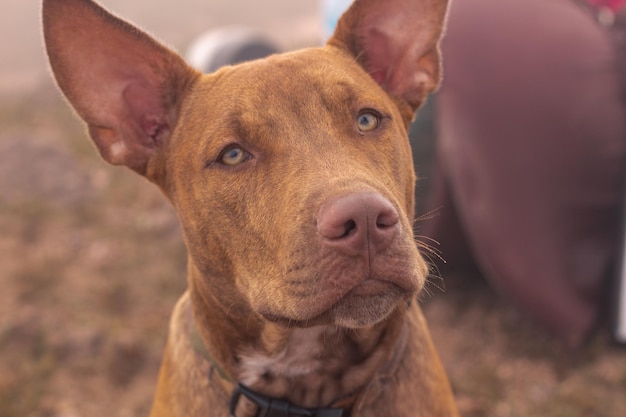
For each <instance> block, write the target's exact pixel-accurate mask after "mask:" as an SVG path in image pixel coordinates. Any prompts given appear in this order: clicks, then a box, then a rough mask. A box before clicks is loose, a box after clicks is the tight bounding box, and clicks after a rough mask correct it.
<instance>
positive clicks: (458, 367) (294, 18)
mask: <svg viewBox="0 0 626 417" xmlns="http://www.w3.org/2000/svg"><path fill="white" fill-rule="evenodd" d="M467 1H468V2H469V0H467ZM473 1H474V2H475V3H476V4H478V5H479V6H480V5H482V6H483V7H487V6H489V5H488V4H487V3H488V2H485V1H482V3H481V1H479V0H473ZM512 1H513V0H507V1H506V2H505V3H511V2H512ZM559 1H561V2H562V3H565V2H567V3H572V2H569V1H567V0H558V1H557V0H553V1H551V2H547V3H550V4H554V3H558V2H559ZM101 3H102V4H103V5H104V6H105V7H107V8H108V9H110V10H111V11H113V12H114V13H116V14H118V15H120V16H123V17H124V18H125V19H127V20H129V21H131V22H133V23H135V24H136V25H138V26H139V27H140V28H142V29H145V30H147V31H148V32H150V33H151V34H153V35H154V36H156V37H157V38H158V39H160V40H162V41H164V42H165V43H167V44H169V45H170V46H172V47H173V48H175V49H176V50H178V51H179V52H181V53H184V52H185V51H187V49H188V48H189V46H190V45H191V44H192V43H193V41H194V40H196V39H197V38H198V37H199V36H201V35H202V34H203V33H204V32H206V31H207V30H210V29H213V28H220V27H224V26H230V25H239V26H244V27H248V28H251V29H253V30H255V31H257V32H258V33H261V34H263V36H264V37H266V39H267V40H268V41H269V42H271V43H272V44H273V45H275V46H276V48H278V49H280V50H284V51H287V50H292V49H296V48H300V47H305V46H315V45H319V44H320V43H321V42H322V39H323V36H324V35H323V30H324V29H323V28H324V21H325V20H326V18H325V17H324V16H322V12H321V10H322V9H321V2H319V1H314V0H300V1H293V0H272V1H250V0H228V1H222V0H206V1H197V0H193V1H192V0H178V1H176V2H171V1H162V0H152V1H133V2H129V1H122V0H103V1H102V2H101ZM459 3H460V1H459ZM517 3H520V2H519V1H518V2H517ZM521 3H523V2H521ZM530 3H532V2H530ZM3 4H4V6H5V13H2V14H0V285H1V288H2V291H0V417H18V416H19V417H24V416H46V417H47V416H49V417H82V416H89V417H99V416H110V415H116V416H141V415H147V413H148V411H149V408H150V403H151V398H152V393H153V390H154V386H155V383H156V378H157V372H158V367H159V362H160V358H161V354H162V350H163V346H164V343H165V337H166V331H167V323H168V320H169V315H170V312H171V310H172V308H173V306H174V303H175V302H176V300H177V298H178V297H179V296H180V295H181V294H182V292H183V291H184V290H185V287H186V282H185V263H186V254H185V249H184V247H183V244H182V240H181V237H180V234H179V230H178V223H177V220H176V217H175V214H174V212H173V210H172V209H171V207H170V206H169V205H168V203H167V202H166V201H165V199H164V198H162V196H161V195H160V193H159V191H158V190H157V189H156V187H153V186H152V185H151V184H149V183H147V182H146V181H145V180H143V179H142V178H140V177H138V176H137V175H135V174H134V173H132V172H130V171H129V170H126V169H122V168H113V167H110V166H108V165H106V163H104V162H103V161H101V159H100V157H99V156H98V155H97V152H96V151H95V149H94V148H93V146H92V145H91V142H90V141H89V139H88V137H87V135H86V134H85V132H84V127H83V125H82V124H81V122H80V121H79V120H78V119H77V118H76V117H75V116H74V115H73V113H72V111H71V110H70V109H69V108H68V106H67V105H66V103H65V102H64V100H63V99H62V97H61V96H60V94H59V93H58V91H57V90H56V87H55V86H54V84H53V82H52V78H51V76H50V75H49V72H48V67H47V62H46V59H45V54H44V50H43V46H42V41H41V25H40V16H39V14H40V11H39V4H38V2H35V1H23V0H3ZM570 5H571V4H570ZM576 7H578V6H576ZM494 13H495V12H494ZM483 16H486V15H483ZM487 16H490V15H487ZM462 20H463V18H462V14H459V15H458V16H457V17H455V16H453V19H452V20H451V24H454V25H457V24H458V27H468V26H463V25H462V23H460V22H461V21H462ZM487 20H488V21H497V17H496V15H495V14H494V15H493V16H490V18H489V19H487ZM455 22H459V23H455ZM594 24H595V22H594ZM469 26H470V27H471V25H469ZM479 26H480V25H479ZM483 26H485V25H483ZM487 26H488V25H487ZM455 27H456V26H455ZM532 27H533V28H536V26H532ZM466 30H470V29H466ZM520 30H521V29H520ZM602 30H604V29H602ZM450 34H451V35H452V36H455V39H459V37H462V34H463V31H462V30H460V29H459V30H458V31H455V30H454V29H453V28H452V27H451V29H450ZM484 36H486V38H487V39H493V38H494V36H495V37H496V38H497V35H494V34H489V33H487V34H486V35H484ZM483 39H484V38H483ZM457 44H458V43H457ZM472 48H473V49H472ZM460 49H461V50H466V49H467V50H476V49H478V47H477V46H476V44H473V46H472V45H471V44H461V47H460ZM450 51H451V52H450V54H452V49H450ZM454 59H455V58H453V57H451V58H450V60H451V61H453V60H454ZM502 59H503V60H505V59H504V57H503V58H502ZM459 60H460V59H459ZM461 61H462V60H461ZM460 72H462V71H461V70H460V69H459V71H457V74H458V73H460ZM450 79H451V80H454V79H458V78H455V74H454V73H450ZM481 82H483V81H481ZM469 84H472V80H470V82H469ZM445 88H448V87H444V91H443V93H442V94H443V95H442V97H441V98H442V99H443V100H444V103H445V100H446V98H445V94H449V95H448V98H447V100H448V101H447V103H450V94H452V93H447V92H446V91H454V90H450V88H448V90H445ZM457 91H458V90H457ZM464 91H467V90H464ZM471 97H473V98H475V97H477V96H476V95H471ZM438 100H439V98H437V99H436V100H432V101H431V102H429V104H428V105H427V106H426V107H425V108H424V109H422V112H421V113H420V114H421V115H420V118H419V119H418V121H417V123H416V124H415V125H414V126H413V128H412V132H411V140H412V143H413V145H414V153H415V158H416V166H417V169H418V174H419V175H420V178H421V179H420V181H418V189H417V190H418V215H420V216H422V221H424V222H425V221H427V219H430V218H433V217H434V218H440V219H441V218H443V219H445V218H446V217H445V215H446V213H445V210H443V211H444V213H443V214H442V215H441V216H439V217H437V216H438V214H437V211H441V210H440V209H441V207H442V204H446V203H445V202H444V203H442V202H441V201H437V199H436V198H434V197H432V196H431V190H432V189H433V188H434V187H436V186H437V184H436V181H435V180H436V178H435V177H436V176H437V175H442V176H443V174H437V172H438V171H437V169H438V168H437V167H436V165H437V161H439V160H440V159H444V157H443V156H442V154H441V150H436V149H437V145H436V143H437V142H436V139H437V136H438V134H439V135H441V132H440V131H439V130H440V129H438V124H437V120H441V119H442V116H441V113H442V111H441V109H440V108H439V107H440V106H438V105H437V103H438ZM568 101H571V100H570V99H568ZM503 105H504V104H503ZM452 107H453V108H454V106H452ZM446 114H449V113H446ZM452 119H456V114H455V117H452ZM456 120H458V119H456ZM446 175H448V178H449V175H450V174H449V173H448V174H446ZM462 201H463V200H461V201H460V202H459V201H458V200H457V201H455V202H453V203H449V206H447V207H457V209H458V210H461V211H462V210H464V207H465V206H464V205H463V202H462ZM455 204H456V206H455ZM444 209H445V207H444ZM432 210H435V212H432ZM433 213H434V214H433ZM614 227H615V229H616V230H617V229H619V225H618V224H617V223H616V224H615V226H614ZM422 229H423V230H420V229H419V228H418V233H426V232H428V230H429V227H428V226H424V227H423V228H422ZM460 229H463V227H462V225H461V227H460ZM432 230H434V231H432ZM450 230H453V232H450V233H451V234H452V236H453V239H452V240H455V239H454V237H459V239H460V236H461V235H460V234H457V232H456V230H457V229H450ZM431 232H432V233H438V232H437V228H435V227H431ZM431 232H428V233H431ZM450 233H449V234H450ZM465 233H467V230H465ZM441 240H442V245H444V247H443V248H441V250H443V251H444V252H443V257H444V258H446V257H447V255H446V248H445V238H442V239H441ZM431 245H432V246H437V245H436V244H434V243H431ZM453 249H455V248H451V249H450V252H452V253H454V251H453ZM437 250H439V249H437ZM457 253H458V252H457ZM472 253H474V252H472V250H471V249H470V250H469V255H468V254H467V253H465V254H464V255H466V256H469V257H471V256H472ZM479 258H480V257H479ZM448 259H450V262H452V263H453V265H450V262H448V265H440V268H441V269H440V274H439V275H443V276H444V280H441V279H440V278H438V277H437V275H438V274H437V273H436V272H435V273H434V276H433V279H432V280H431V283H430V284H429V285H428V286H427V291H425V292H424V293H423V294H422V295H421V296H420V299H421V301H422V303H423V306H424V310H425V313H426V315H427V318H428V320H429V324H430V327H431V331H432V333H433V337H434V339H435V343H436V345H437V347H438V350H439V352H440V354H441V356H442V359H443V362H444V365H445V366H446V369H447V370H448V372H449V374H450V377H451V381H452V385H453V388H454V391H455V393H456V396H457V401H458V406H459V409H460V412H461V415H462V416H463V417H479V416H495V417H521V416H524V417H526V416H546V417H596V416H597V417H622V416H625V415H626V351H625V350H624V349H623V348H622V347H619V346H617V345H615V344H614V343H613V342H612V340H611V337H610V333H609V330H608V326H607V325H602V326H594V327H593V329H592V330H589V329H586V330H585V335H584V337H579V338H578V340H577V341H576V343H570V342H569V341H568V340H566V339H567V338H564V337H562V335H560V334H559V333H558V332H556V331H555V330H554V329H553V328H551V327H550V326H546V325H545V323H542V321H541V320H538V319H537V317H536V315H533V314H532V312H529V309H528V308H525V307H527V306H525V305H524V304H523V303H517V302H513V301H512V300H515V297H514V295H515V294H512V295H511V294H508V293H507V291H502V288H501V287H498V286H497V285H493V283H494V280H492V279H489V278H488V279H484V278H483V277H484V276H485V275H489V274H490V273H493V270H490V269H489V268H484V267H483V265H482V264H481V262H480V259H479V261H478V262H476V261H473V262H467V263H464V260H466V259H465V258H464V256H459V257H458V258H457V259H461V260H460V261H459V262H458V264H456V265H457V266H458V267H456V268H455V267H454V266H455V265H454V260H455V258H454V257H453V256H450V257H448ZM434 261H435V263H437V262H436V259H434ZM477 263H478V265H476V264H477ZM451 266H452V268H451ZM495 282H497V280H496V281H495ZM494 288H498V289H497V290H495V289H494ZM507 294H508V295H507ZM555 302H556V301H555Z"/></svg>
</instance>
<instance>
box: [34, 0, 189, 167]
mask: <svg viewBox="0 0 626 417" xmlns="http://www.w3.org/2000/svg"><path fill="white" fill-rule="evenodd" d="M42 13H43V29H44V30H43V31H44V38H45V43H46V49H47V52H48V57H49V59H50V65H51V67H52V71H53V72H54V75H55V78H56V80H57V83H58V85H59V87H60V88H61V90H62V91H63V93H64V94H65V96H66V97H67V99H68V100H69V101H70V103H71V104H72V105H73V107H74V108H75V109H76V111H77V113H78V114H79V116H80V117H82V118H83V119H84V120H85V122H87V125H88V128H89V133H90V135H91V137H92V139H93V140H94V142H95V144H96V146H97V148H98V150H99V151H100V154H101V155H102V157H103V158H104V159H105V160H107V161H108V162H110V163H112V164H115V165H126V166H128V167H129V168H132V169H133V170H135V171H137V172H139V173H141V174H143V175H147V174H148V173H147V169H148V163H149V161H150V159H151V158H152V156H153V155H154V154H155V153H156V152H157V151H158V150H159V149H160V148H161V147H162V146H163V145H164V143H165V141H167V139H168V137H169V136H170V134H171V132H172V129H173V128H174V125H175V123H176V118H177V114H178V110H179V106H180V102H181V99H182V97H183V96H184V94H185V91H186V90H187V89H188V88H189V86H190V85H191V84H192V83H193V82H194V80H196V79H197V77H198V76H199V74H198V73H197V72H196V71H195V70H193V69H192V68H191V67H189V66H188V65H187V64H186V63H185V62H184V61H183V59H182V58H180V57H179V56H178V55H177V54H175V53H174V52H172V51H170V50H169V49H167V48H166V47H164V46H163V45H161V44H159V43H158V42H156V41H155V40H153V39H152V38H150V37H149V36H148V35H146V34H145V33H143V32H141V31H140V30H138V29H136V28H134V27H133V26H131V25H129V24H128V23H126V22H124V21H122V20H120V19H118V18H117V17H114V16H113V15H111V14H110V13H108V12H107V11H105V10H104V9H103V8H101V7H100V6H98V5H97V4H95V3H93V2H92V1H91V0H43V8H42Z"/></svg>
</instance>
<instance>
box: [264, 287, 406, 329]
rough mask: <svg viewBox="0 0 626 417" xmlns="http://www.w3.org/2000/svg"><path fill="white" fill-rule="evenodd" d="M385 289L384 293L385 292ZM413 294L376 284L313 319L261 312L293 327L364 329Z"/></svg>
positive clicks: (378, 321)
mask: <svg viewBox="0 0 626 417" xmlns="http://www.w3.org/2000/svg"><path fill="white" fill-rule="evenodd" d="M383 287H384V291H381V289H382V288H383ZM412 295H413V294H411V293H408V292H407V291H406V290H404V289H402V288H400V287H398V286H396V285H393V284H390V283H384V285H382V284H381V283H372V284H371V285H370V284H367V285H364V286H362V287H361V286H360V287H357V288H355V289H353V290H352V291H350V292H349V293H348V294H346V295H345V296H344V297H342V298H341V299H340V300H338V301H337V303H335V304H334V305H332V306H331V307H330V308H328V309H327V310H325V311H323V312H321V313H319V314H317V315H314V316H312V317H309V318H305V319H303V318H294V317H289V316H287V315H282V314H274V313H270V312H261V315H262V316H263V317H264V318H265V319H266V320H268V321H271V322H273V323H276V324H279V325H282V326H285V327H290V328H293V327H299V328H305V327H312V326H319V325H334V326H337V327H342V328H348V329H362V328H365V327H370V326H373V325H376V324H378V323H380V322H381V321H383V320H385V319H386V318H387V317H389V315H391V313H392V312H393V311H394V310H395V309H396V308H397V307H398V306H399V305H401V304H403V303H406V302H408V301H409V300H410V299H411V297H412Z"/></svg>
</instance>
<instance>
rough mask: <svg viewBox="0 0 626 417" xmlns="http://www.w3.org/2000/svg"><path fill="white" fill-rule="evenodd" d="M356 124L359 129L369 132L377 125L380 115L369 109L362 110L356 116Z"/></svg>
mask: <svg viewBox="0 0 626 417" xmlns="http://www.w3.org/2000/svg"><path fill="white" fill-rule="evenodd" d="M356 124H357V128H358V129H359V131H361V132H369V131H372V130H374V129H376V128H377V127H378V125H379V124H380V116H379V115H378V114H377V113H374V112H373V111H371V110H367V111H363V112H361V113H360V114H359V116H358V117H357V120H356Z"/></svg>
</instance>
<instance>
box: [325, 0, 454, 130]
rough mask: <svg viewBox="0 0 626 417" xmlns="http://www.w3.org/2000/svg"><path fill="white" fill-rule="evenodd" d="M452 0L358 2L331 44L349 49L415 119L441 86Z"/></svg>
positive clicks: (409, 116) (358, 0) (369, 0)
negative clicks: (445, 31) (443, 43)
mask: <svg viewBox="0 0 626 417" xmlns="http://www.w3.org/2000/svg"><path fill="white" fill-rule="evenodd" d="M447 9H448V0H384V1H383V0H355V1H354V3H353V4H352V6H351V7H350V8H349V9H348V11H346V12H345V13H344V15H343V16H342V17H341V19H340V20H339V23H338V24H337V28H336V30H335V33H334V35H333V37H332V38H331V39H330V40H329V41H328V43H329V45H333V46H337V47H340V48H344V49H347V50H349V51H350V53H351V54H352V55H353V56H354V57H355V58H356V59H357V61H358V62H359V63H360V64H361V66H362V67H363V68H364V69H365V71H367V72H368V73H369V74H370V75H371V76H372V78H373V79H374V80H375V81H376V82H377V83H378V84H380V85H381V86H382V87H383V89H385V90H386V91H387V93H388V94H389V95H390V96H392V97H393V98H394V99H396V101H397V102H399V104H400V107H401V111H402V113H403V116H404V117H405V119H407V118H408V120H410V119H412V118H413V116H414V113H415V111H416V110H417V108H418V107H419V106H420V104H421V103H422V102H423V101H424V100H425V99H426V96H427V95H428V94H429V93H430V92H431V91H433V90H434V89H435V88H437V86H438V85H439V82H440V79H441V62H440V61H441V53H440V48H439V43H440V40H441V36H442V34H443V29H444V26H445V20H446V16H447Z"/></svg>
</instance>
